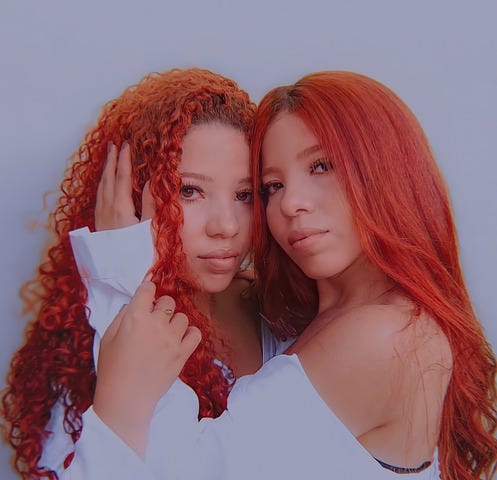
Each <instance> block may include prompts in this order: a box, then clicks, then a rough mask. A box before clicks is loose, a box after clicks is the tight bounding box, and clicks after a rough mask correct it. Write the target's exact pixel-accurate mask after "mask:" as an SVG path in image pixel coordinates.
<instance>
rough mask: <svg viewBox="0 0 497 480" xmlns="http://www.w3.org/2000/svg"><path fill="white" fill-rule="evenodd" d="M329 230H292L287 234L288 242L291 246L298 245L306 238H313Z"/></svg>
mask: <svg viewBox="0 0 497 480" xmlns="http://www.w3.org/2000/svg"><path fill="white" fill-rule="evenodd" d="M328 232H329V230H323V229H321V228H302V229H300V230H292V231H291V232H290V234H289V235H288V243H289V244H290V246H291V247H298V246H299V245H300V244H302V243H304V241H305V240H307V239H313V238H316V237H319V236H321V235H324V234H325V233H328Z"/></svg>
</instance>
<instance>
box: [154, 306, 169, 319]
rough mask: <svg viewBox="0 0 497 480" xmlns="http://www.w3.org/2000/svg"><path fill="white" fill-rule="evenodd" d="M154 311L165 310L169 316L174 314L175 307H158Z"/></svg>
mask: <svg viewBox="0 0 497 480" xmlns="http://www.w3.org/2000/svg"><path fill="white" fill-rule="evenodd" d="M154 312H163V313H165V314H166V315H168V316H169V317H170V316H171V315H172V314H173V309H172V308H156V309H155V310H154Z"/></svg>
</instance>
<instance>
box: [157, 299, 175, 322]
mask: <svg viewBox="0 0 497 480" xmlns="http://www.w3.org/2000/svg"><path fill="white" fill-rule="evenodd" d="M175 306H176V302H175V301H174V298H173V297H170V296H169V295H164V296H162V297H159V298H158V299H157V301H156V302H155V306H154V313H155V312H158V313H161V314H163V315H164V314H165V315H167V317H168V320H169V318H171V317H172V316H173V314H174V309H175Z"/></svg>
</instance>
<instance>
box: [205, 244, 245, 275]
mask: <svg viewBox="0 0 497 480" xmlns="http://www.w3.org/2000/svg"><path fill="white" fill-rule="evenodd" d="M239 257H240V254H239V253H238V252H237V251H235V250H231V249H228V250H225V249H219V250H213V251H211V252H208V253H206V254H204V255H199V257H198V258H200V260H202V261H203V262H205V266H206V268H207V269H208V270H209V271H211V272H212V273H216V274H226V273H231V272H233V270H234V269H235V268H236V267H237V264H238V259H239Z"/></svg>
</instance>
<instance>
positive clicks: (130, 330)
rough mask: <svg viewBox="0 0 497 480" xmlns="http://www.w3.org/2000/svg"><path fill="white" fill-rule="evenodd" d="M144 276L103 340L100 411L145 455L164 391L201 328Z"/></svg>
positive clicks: (194, 345)
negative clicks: (153, 418) (144, 278)
mask: <svg viewBox="0 0 497 480" xmlns="http://www.w3.org/2000/svg"><path fill="white" fill-rule="evenodd" d="M154 295H155V285H154V284H153V283H152V282H149V281H144V282H142V284H141V285H140V286H139V287H138V289H137V290H136V293H135V295H134V296H133V298H132V299H131V301H130V303H129V305H127V306H126V307H125V308H124V309H123V310H122V311H121V312H119V314H118V315H117V316H116V317H115V319H114V320H113V322H112V323H111V325H110V326H109V328H108V329H107V331H106V332H105V335H104V336H103V338H102V341H101V344H100V354H99V357H98V375H97V385H96V390H95V397H94V405H93V408H94V411H95V413H96V414H97V415H98V416H99V417H100V418H101V419H102V420H103V421H104V422H105V423H106V424H107V425H108V426H109V427H110V428H111V429H112V430H114V431H115V432H116V433H117V434H118V435H119V436H120V437H121V438H122V439H123V440H124V441H125V442H126V443H128V445H130V446H131V448H133V449H134V450H135V451H136V452H137V453H138V454H139V455H142V456H143V455H144V453H145V448H146V439H147V436H148V426H149V423H150V420H151V418H152V414H153V411H154V408H155V406H156V404H157V402H158V401H159V399H160V397H161V396H162V395H163V394H164V393H165V392H166V391H167V390H168V389H169V387H170V386H171V385H172V383H173V382H174V380H175V379H176V378H177V376H178V375H179V373H180V372H181V370H182V368H183V366H184V364H185V362H186V361H187V359H188V358H189V357H190V355H191V354H192V353H193V351H194V350H195V349H196V348H197V346H198V344H199V342H200V339H201V334H200V330H199V329H198V328H196V327H192V326H189V325H188V318H187V316H186V315H185V314H184V313H176V314H175V313H174V307H175V304H174V300H173V299H172V298H171V297H168V296H164V297H160V298H159V299H158V300H157V301H156V302H155V305H154Z"/></svg>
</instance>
